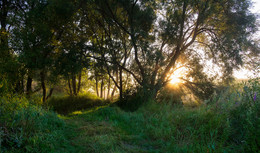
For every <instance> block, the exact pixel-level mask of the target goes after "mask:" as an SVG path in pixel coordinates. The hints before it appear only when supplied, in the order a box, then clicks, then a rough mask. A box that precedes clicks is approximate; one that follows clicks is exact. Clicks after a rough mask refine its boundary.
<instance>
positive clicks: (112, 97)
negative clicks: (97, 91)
mask: <svg viewBox="0 0 260 153" xmlns="http://www.w3.org/2000/svg"><path fill="white" fill-rule="evenodd" d="M115 74H116V82H118V70H116V73H115ZM116 88H117V86H116V85H115V86H114V88H113V90H112V93H111V101H113V99H114V94H115V92H116Z"/></svg>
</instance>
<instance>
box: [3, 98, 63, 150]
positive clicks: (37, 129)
mask: <svg viewBox="0 0 260 153" xmlns="http://www.w3.org/2000/svg"><path fill="white" fill-rule="evenodd" d="M0 103H1V105H0V110H1V115H0V116H1V118H0V148H1V151H3V152H5V151H8V152H9V151H10V152H52V151H53V150H54V149H55V147H56V146H60V145H62V144H64V143H65V141H66V140H65V135H64V132H63V130H64V128H65V123H64V121H63V120H61V119H60V118H58V117H57V115H56V114H55V113H53V112H50V111H48V110H44V109H42V108H41V107H39V106H35V105H31V104H30V102H29V101H28V100H27V99H25V98H22V97H1V98H0Z"/></svg>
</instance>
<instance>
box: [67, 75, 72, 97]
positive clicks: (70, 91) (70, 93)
mask: <svg viewBox="0 0 260 153" xmlns="http://www.w3.org/2000/svg"><path fill="white" fill-rule="evenodd" d="M68 86H69V95H72V90H71V84H70V78H68Z"/></svg>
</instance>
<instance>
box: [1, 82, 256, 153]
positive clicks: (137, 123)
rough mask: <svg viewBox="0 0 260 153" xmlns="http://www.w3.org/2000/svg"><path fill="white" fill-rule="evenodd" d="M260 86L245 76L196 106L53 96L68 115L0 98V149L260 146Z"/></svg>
mask: <svg viewBox="0 0 260 153" xmlns="http://www.w3.org/2000/svg"><path fill="white" fill-rule="evenodd" d="M259 91H260V86H259V82H249V83H245V84H243V85H242V86H240V87H235V88H233V87H230V88H228V89H227V90H225V91H223V92H222V93H220V94H218V95H215V96H213V97H212V98H211V100H209V101H208V102H207V103H205V104H203V105H201V106H198V107H185V106H184V107H183V106H180V105H169V104H167V103H163V102H161V103H156V102H153V101H150V102H148V103H145V104H144V105H142V107H141V108H140V109H138V110H137V111H135V112H125V111H123V110H121V109H120V108H118V107H116V106H112V105H111V106H99V105H97V104H95V105H94V106H95V107H94V108H92V109H90V108H89V107H88V108H87V109H86V110H83V109H74V108H78V107H76V103H77V102H79V103H80V102H82V101H85V100H86V98H81V97H79V99H80V100H79V99H77V98H75V97H65V98H63V99H66V100H65V101H66V102H64V101H61V102H60V101H58V100H55V103H53V104H57V106H59V107H61V106H63V107H65V106H66V107H67V106H70V107H72V108H70V110H69V113H64V114H66V115H64V114H63V115H57V114H56V113H54V112H52V111H48V110H45V109H42V108H40V107H39V106H35V105H32V104H31V102H30V101H27V100H26V99H24V98H19V97H14V98H11V99H8V98H1V101H0V102H1V103H0V104H1V105H0V110H1V111H0V113H1V118H0V121H1V122H0V127H1V128H0V138H1V139H0V140H1V141H0V142H1V151H0V152H75V153H76V152H77V153H78V152H82V153H84V152H98V153H102V152H105V153H108V152H145V153H153V152H177V153H178V152H217V153H222V152H234V153H236V152H259V151H258V148H260V130H259V129H260V99H259V95H257V94H259V93H260V92H259ZM255 95H256V96H255ZM70 98H72V99H70ZM73 98H75V99H73ZM61 99H62V98H61ZM81 99H83V100H81ZM89 99H90V100H89V101H91V102H93V101H94V98H93V99H91V98H89ZM63 102H64V103H65V104H66V105H63V104H60V103H63ZM4 104H5V105H4ZM59 107H58V108H59ZM3 108H7V109H3ZM61 108H62V107H61ZM74 110H75V111H74ZM11 111H14V113H10V112H11ZM7 119H9V120H7ZM6 129H8V130H6Z"/></svg>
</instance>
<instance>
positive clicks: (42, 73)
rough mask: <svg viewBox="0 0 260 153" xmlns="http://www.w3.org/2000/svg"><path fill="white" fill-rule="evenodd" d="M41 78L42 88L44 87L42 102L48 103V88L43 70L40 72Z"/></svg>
mask: <svg viewBox="0 0 260 153" xmlns="http://www.w3.org/2000/svg"><path fill="white" fill-rule="evenodd" d="M40 78H41V86H42V101H43V102H45V101H46V86H45V73H44V71H43V70H42V71H41V72H40Z"/></svg>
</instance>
